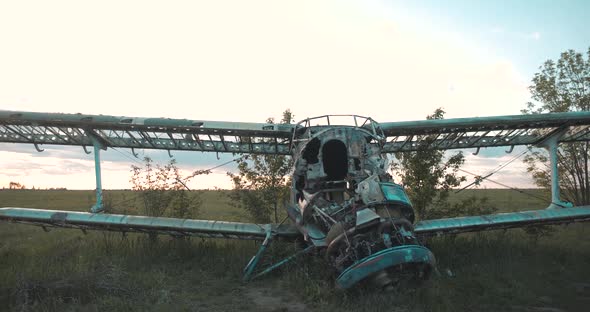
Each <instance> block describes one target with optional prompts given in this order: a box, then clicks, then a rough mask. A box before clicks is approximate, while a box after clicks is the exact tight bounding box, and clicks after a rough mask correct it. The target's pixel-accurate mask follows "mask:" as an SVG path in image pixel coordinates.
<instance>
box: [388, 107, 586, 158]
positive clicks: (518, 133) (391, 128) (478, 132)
mask: <svg viewBox="0 0 590 312" xmlns="http://www.w3.org/2000/svg"><path fill="white" fill-rule="evenodd" d="M380 127H381V130H382V131H383V133H384V135H385V136H386V137H387V142H386V143H385V145H384V147H383V152H384V153H392V152H404V151H416V150H422V149H440V150H444V149H459V148H479V147H494V146H514V145H537V144H540V143H542V142H543V141H544V140H546V139H547V138H549V137H551V136H552V135H553V134H555V133H558V132H560V131H565V133H564V134H563V136H561V137H560V139H559V142H577V141H588V140H590V112H565V113H549V114H534V115H508V116H493V117H474V118H454V119H433V120H417V121H402V122H386V123H380Z"/></svg>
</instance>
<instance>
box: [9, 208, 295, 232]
mask: <svg viewBox="0 0 590 312" xmlns="http://www.w3.org/2000/svg"><path fill="white" fill-rule="evenodd" d="M0 220H3V221H11V222H18V223H26V224H32V225H37V226H43V227H64V228H78V229H81V230H84V231H85V230H101V231H116V232H139V233H154V234H168V235H172V236H198V237H207V238H232V239H246V240H264V239H265V237H266V235H267V233H268V232H269V231H271V232H272V234H273V235H275V236H278V237H283V238H296V237H298V236H299V235H300V233H299V232H298V231H296V230H294V229H293V228H291V227H289V226H277V225H271V224H254V223H242V222H224V221H210V220H194V219H178V218H164V217H147V216H131V215H119V214H108V213H88V212H77V211H61V210H46V209H32V208H13V207H6V208H0Z"/></svg>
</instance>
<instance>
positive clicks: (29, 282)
mask: <svg viewBox="0 0 590 312" xmlns="http://www.w3.org/2000/svg"><path fill="white" fill-rule="evenodd" d="M533 191H534V192H540V191H537V190H533ZM469 195H474V196H488V197H489V198H490V201H491V202H493V203H494V204H495V205H496V206H497V207H498V208H499V210H501V211H514V210H523V209H526V208H533V209H537V208H544V207H545V206H546V203H543V202H541V201H538V200H536V199H532V198H531V199H530V198H529V197H527V196H524V195H522V194H519V193H517V192H513V191H509V190H469V191H468V192H462V193H459V194H457V195H456V196H455V197H454V199H455V200H456V199H457V198H458V197H460V196H469ZM106 196H107V198H108V197H109V196H110V198H111V199H110V200H111V201H112V203H113V204H115V206H116V207H119V208H118V209H117V210H116V211H115V212H125V213H138V212H139V211H138V210H137V209H135V208H134V207H136V206H137V205H138V204H139V202H138V201H137V200H136V199H135V198H134V197H133V194H131V193H130V192H128V191H109V192H108V193H107V194H106ZM201 196H202V198H203V200H204V204H203V206H202V208H201V210H200V216H199V218H203V219H220V220H229V221H248V220H247V217H246V214H245V213H244V212H243V211H240V210H239V209H238V208H236V207H233V206H232V205H230V203H229V202H228V199H227V192H224V191H208V192H203V193H202V194H201ZM93 201H94V195H93V193H92V192H91V191H6V190H4V191H0V206H2V207H6V206H14V207H37V208H46V209H65V210H82V211H84V210H87V208H88V207H90V206H91V205H92V203H93ZM555 228H556V230H555V232H554V233H553V234H552V235H551V236H549V237H541V238H537V237H534V236H530V235H528V234H526V233H525V232H524V231H523V230H509V231H500V232H489V233H484V234H463V235H459V236H455V237H443V238H436V239H432V240H431V241H428V242H427V245H428V247H429V248H431V250H432V251H433V252H434V254H435V255H436V257H437V261H438V270H439V272H440V273H439V274H435V275H434V276H433V278H432V279H431V280H430V281H428V282H427V283H426V284H425V285H423V286H421V287H418V288H413V289H408V290H405V291H401V292H396V293H383V292H379V291H377V292H375V291H374V290H371V289H368V288H357V289H353V290H350V291H339V290H337V289H335V288H334V277H333V276H332V275H331V273H330V270H329V269H328V268H327V267H326V264H325V263H324V262H323V261H322V258H321V257H304V258H302V259H300V260H299V261H297V262H295V263H293V264H291V265H289V266H287V267H286V268H284V269H282V270H280V272H276V273H273V274H271V275H270V276H268V277H264V278H262V279H260V280H257V281H254V282H251V283H247V284H244V283H242V282H241V276H242V269H243V267H244V265H245V264H246V263H247V261H248V260H249V259H250V257H251V256H252V255H253V254H254V253H255V252H256V250H257V245H256V244H255V243H253V242H250V241H231V240H202V239H197V238H193V239H190V240H188V239H173V238H168V237H159V238H158V239H157V240H156V241H153V240H150V239H149V238H148V237H146V236H145V235H139V234H135V235H127V236H125V237H123V236H122V235H120V234H116V233H106V234H105V233H100V232H89V233H88V234H87V235H85V234H83V233H82V232H81V231H78V230H67V229H54V230H51V231H50V232H48V233H47V232H45V231H43V229H41V228H38V227H34V226H28V225H19V224H9V223H0V310H15V311H23V310H24V311H26V310H31V311H64V310H65V311H79V310H84V311H104V310H111V311H146V310H148V311H232V310H240V311H289V308H292V309H294V310H295V311H300V310H302V309H312V310H316V311H412V310H419V311H497V310H511V311H535V310H534V308H535V307H551V308H556V309H561V310H564V311H584V310H586V307H587V306H588V305H589V304H590V285H589V283H590V267H589V264H590V240H589V239H588V237H590V227H589V226H588V225H587V224H575V225H570V226H567V227H562V226H557V227H555ZM275 248H276V249H277V251H276V252H277V253H279V252H282V253H284V252H288V251H291V250H293V249H294V247H293V246H292V245H291V244H287V243H285V244H283V245H277V246H275ZM448 272H451V273H452V274H450V275H449V274H448ZM299 302H302V303H303V304H304V305H301V304H299ZM295 308H296V309H295Z"/></svg>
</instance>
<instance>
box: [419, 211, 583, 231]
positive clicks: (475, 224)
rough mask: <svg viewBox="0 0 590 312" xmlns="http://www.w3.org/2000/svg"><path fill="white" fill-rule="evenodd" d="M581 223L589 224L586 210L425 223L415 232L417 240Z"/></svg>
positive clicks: (472, 217) (502, 215) (438, 220)
mask: <svg viewBox="0 0 590 312" xmlns="http://www.w3.org/2000/svg"><path fill="white" fill-rule="evenodd" d="M584 221H590V206H578V207H573V208H558V209H543V210H531V211H521V212H509V213H498V214H492V215H485V216H471V217H459V218H448V219H436V220H425V221H420V222H418V223H416V225H415V231H416V234H417V235H419V236H437V235H443V234H458V233H465V232H479V231H487V230H498V229H509V228H516V227H526V226H533V225H549V224H560V223H571V222H584Z"/></svg>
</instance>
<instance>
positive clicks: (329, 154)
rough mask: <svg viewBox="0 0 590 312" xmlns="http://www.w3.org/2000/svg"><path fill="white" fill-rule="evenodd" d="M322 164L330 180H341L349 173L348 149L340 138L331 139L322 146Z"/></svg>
mask: <svg viewBox="0 0 590 312" xmlns="http://www.w3.org/2000/svg"><path fill="white" fill-rule="evenodd" d="M322 164H323V165H324V172H325V173H326V175H327V180H328V181H341V180H344V178H346V175H347V174H348V151H347V149H346V145H345V144H344V143H343V142H342V141H340V140H330V141H328V142H326V143H324V145H323V146H322Z"/></svg>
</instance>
